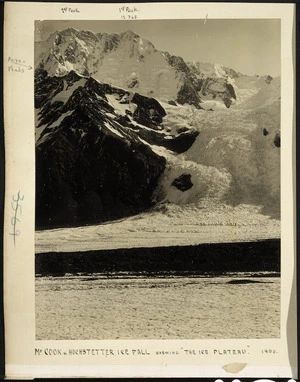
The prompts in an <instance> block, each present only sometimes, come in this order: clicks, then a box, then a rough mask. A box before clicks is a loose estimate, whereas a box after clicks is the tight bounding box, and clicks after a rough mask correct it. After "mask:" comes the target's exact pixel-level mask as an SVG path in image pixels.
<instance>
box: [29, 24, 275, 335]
mask: <svg viewBox="0 0 300 382" xmlns="http://www.w3.org/2000/svg"><path fill="white" fill-rule="evenodd" d="M280 32H281V24H280V19H209V18H208V19H201V20H198V19H193V20H189V19H184V20H180V19H179V20H177V19H176V20H143V21H140V20H135V21H123V20H122V21H116V20H114V21H107V20H106V21H104V20H102V21H97V20H95V21H93V20H87V21H84V20H82V21H81V20H57V21H56V20H43V21H39V20H36V21H35V32H34V38H35V43H34V60H35V62H34V107H35V142H36V143H35V160H36V163H35V166H36V167H35V176H36V186H35V188H36V191H35V192H36V194H35V200H36V212H35V230H36V231H35V276H36V278H35V319H36V322H35V325H36V328H35V331H36V332H35V333H36V334H35V335H36V339H37V340H102V339H107V340H116V339H121V340H124V339H134V340H138V339H159V340H161V339H269V338H279V337H280V329H281V328H280V280H281V278H280V262H281V251H280V238H281V225H280V208H281V203H280V189H281V187H280V139H281V126H280V109H281V96H280V94H281V54H280V49H281V39H280Z"/></svg>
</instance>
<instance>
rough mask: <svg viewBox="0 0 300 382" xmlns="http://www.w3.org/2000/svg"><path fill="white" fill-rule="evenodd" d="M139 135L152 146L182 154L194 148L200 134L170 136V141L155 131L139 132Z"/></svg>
mask: <svg viewBox="0 0 300 382" xmlns="http://www.w3.org/2000/svg"><path fill="white" fill-rule="evenodd" d="M137 134H138V135H139V136H140V137H141V138H142V139H144V140H146V141H147V142H149V143H150V144H152V145H156V146H163V147H165V148H167V149H168V150H172V151H174V152H176V153H177V154H181V153H183V152H185V151H187V150H188V149H189V148H190V147H191V146H192V144H193V143H194V142H195V140H196V138H197V136H198V135H199V132H198V131H188V132H184V133H181V134H179V135H177V136H175V137H170V136H168V139H166V135H165V134H163V133H157V132H155V131H145V130H140V131H138V132H137Z"/></svg>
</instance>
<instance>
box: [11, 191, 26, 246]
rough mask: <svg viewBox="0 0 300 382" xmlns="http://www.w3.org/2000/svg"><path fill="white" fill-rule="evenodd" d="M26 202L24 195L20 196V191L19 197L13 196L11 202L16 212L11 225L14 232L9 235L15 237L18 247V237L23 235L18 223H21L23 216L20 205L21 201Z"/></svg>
mask: <svg viewBox="0 0 300 382" xmlns="http://www.w3.org/2000/svg"><path fill="white" fill-rule="evenodd" d="M23 200H24V195H22V196H21V195H20V191H18V194H17V196H15V195H13V196H12V202H11V207H12V209H13V211H14V215H13V216H12V218H11V220H10V223H11V225H12V227H13V231H12V232H10V233H9V234H10V235H11V236H13V238H14V245H16V236H20V235H21V231H20V230H19V229H17V225H18V223H21V220H20V218H19V217H20V215H22V206H21V204H20V201H23Z"/></svg>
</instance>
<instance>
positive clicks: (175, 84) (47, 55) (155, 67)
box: [35, 28, 200, 105]
mask: <svg viewBox="0 0 300 382" xmlns="http://www.w3.org/2000/svg"><path fill="white" fill-rule="evenodd" d="M35 52H36V53H35V66H36V68H37V67H40V68H43V69H44V70H46V71H47V72H48V74H49V75H56V76H62V75H65V74H67V73H68V72H69V71H71V70H74V71H76V73H78V74H80V75H90V76H92V77H94V78H95V79H97V80H99V81H103V82H105V83H108V84H111V85H114V86H119V87H122V88H124V89H134V90H135V91H137V92H139V93H140V94H143V95H147V96H151V97H158V98H162V99H165V100H176V99H177V98H178V93H179V92H180V91H181V93H184V92H186V91H188V92H189V94H190V93H191V92H192V91H194V89H193V85H192V83H191V81H190V79H189V77H188V73H185V72H184V71H180V70H177V69H176V68H174V67H173V66H172V65H170V63H169V61H168V59H167V58H166V55H165V54H164V53H162V52H160V51H158V50H157V49H156V48H155V47H154V46H153V44H152V43H151V42H149V41H147V40H145V39H143V38H142V37H140V36H138V35H136V34H135V33H133V32H131V31H127V32H124V33H121V34H119V35H117V34H112V35H109V34H107V33H98V34H93V33H92V32H88V31H77V30H75V29H73V28H70V29H66V30H64V31H60V32H56V33H54V34H52V35H51V36H50V37H49V38H48V39H47V40H46V41H42V42H37V43H36V44H35ZM182 100H183V101H185V99H184V97H182ZM199 101H200V98H199V97H198V95H197V93H196V92H195V91H194V97H193V99H192V98H191V97H190V98H189V100H186V102H189V103H193V104H195V105H197V104H198V103H199Z"/></svg>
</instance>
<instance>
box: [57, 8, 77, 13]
mask: <svg viewBox="0 0 300 382" xmlns="http://www.w3.org/2000/svg"><path fill="white" fill-rule="evenodd" d="M61 11H62V13H80V11H79V9H78V8H69V7H64V8H61Z"/></svg>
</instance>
